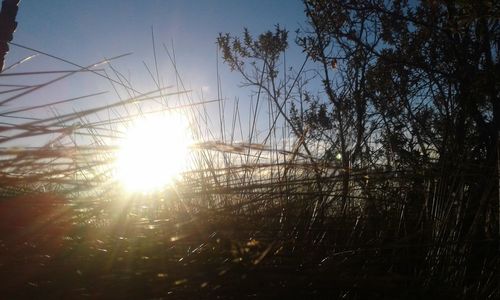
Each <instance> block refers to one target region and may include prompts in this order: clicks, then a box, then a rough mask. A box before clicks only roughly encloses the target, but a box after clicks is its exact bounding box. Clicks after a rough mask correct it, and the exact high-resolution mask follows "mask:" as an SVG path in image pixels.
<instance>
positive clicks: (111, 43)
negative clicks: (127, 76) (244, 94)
mask: <svg viewBox="0 0 500 300" xmlns="http://www.w3.org/2000/svg"><path fill="white" fill-rule="evenodd" d="M303 18H304V14H303V7H302V3H301V1H295V0H275V1H264V0H257V1H227V0H216V1H180V0H179V1H175V0H163V1H162V0H151V1H139V0H105V1H102V0H101V1H97V0H86V1H80V0H51V1H39V0H22V1H21V3H20V7H19V13H18V18H17V21H18V28H17V31H16V32H15V35H14V42H16V43H19V44H22V45H26V46H29V47H32V48H35V49H38V50H42V51H44V52H48V53H50V54H53V55H56V56H60V57H63V58H65V59H68V60H70V61H73V62H76V63H79V64H81V65H86V64H90V63H92V62H95V61H98V60H101V59H103V58H104V57H112V56H115V55H119V54H122V53H128V52H133V55H132V56H130V57H128V58H127V59H125V60H121V61H120V62H119V64H120V66H123V67H124V68H126V69H127V70H129V71H130V72H132V73H133V74H137V76H139V75H142V73H143V72H145V70H144V67H143V63H142V62H143V61H144V62H146V63H147V64H152V63H153V52H152V43H151V28H153V29H154V32H155V37H156V42H157V48H159V49H157V51H158V56H160V57H161V56H162V55H163V54H164V53H162V52H163V51H162V49H161V48H162V47H161V43H166V44H167V45H168V46H171V45H172V43H173V45H174V48H175V51H176V56H177V62H178V65H179V68H180V69H181V71H183V77H184V79H185V80H186V81H188V82H190V83H191V84H193V85H213V84H214V82H213V79H214V77H215V76H214V75H215V65H216V46H215V39H216V37H217V35H218V33H219V32H230V33H233V34H240V33H241V32H242V30H243V28H244V27H247V28H249V29H250V31H251V32H254V33H260V32H263V31H265V30H268V29H273V26H274V25H275V24H278V23H279V24H282V25H284V26H285V27H286V28H287V29H289V30H290V31H291V37H292V39H293V31H294V30H295V29H297V28H298V27H299V23H301V22H302V21H303ZM22 55H25V52H24V51H20V50H19V49H16V48H15V47H11V51H10V53H9V56H8V57H7V64H8V63H9V62H13V61H15V60H16V59H19V58H21V57H22ZM162 59H163V61H162V62H164V64H163V65H162V66H163V67H164V68H169V67H170V65H169V64H168V63H167V61H166V56H164V55H163V57H162ZM37 60H40V59H37ZM54 63H55V62H54ZM221 69H222V71H224V69H227V68H225V67H221ZM233 76H234V77H236V74H233V75H232V76H231V77H233ZM223 80H224V81H226V80H227V81H228V83H229V82H231V85H233V83H234V82H233V81H232V79H231V78H227V76H226V77H225V78H223ZM224 84H225V85H227V84H226V82H224Z"/></svg>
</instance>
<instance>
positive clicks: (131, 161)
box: [115, 114, 192, 193]
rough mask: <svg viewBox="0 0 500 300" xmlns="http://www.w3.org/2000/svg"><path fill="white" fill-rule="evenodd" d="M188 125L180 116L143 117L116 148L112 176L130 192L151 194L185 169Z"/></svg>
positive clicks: (188, 141)
mask: <svg viewBox="0 0 500 300" xmlns="http://www.w3.org/2000/svg"><path fill="white" fill-rule="evenodd" d="M190 136H191V134H190V131H189V123H188V121H187V119H186V118H185V117H183V116H182V115H180V114H168V115H163V116H155V117H144V118H141V119H138V120H136V121H135V122H133V124H132V125H131V126H130V127H129V128H128V130H127V133H126V136H125V139H124V140H123V141H122V142H121V143H120V145H119V151H118V156H117V160H116V166H115V172H116V177H117V179H118V180H119V181H120V182H121V184H122V185H123V187H124V188H125V190H127V191H129V192H142V193H148V192H153V191H155V190H157V189H160V188H162V187H165V186H167V185H168V184H170V183H172V180H173V179H174V178H175V177H176V176H177V175H179V173H180V172H181V171H183V170H184V169H186V167H187V161H188V154H189V145H190V144H191V142H192V141H191V138H190Z"/></svg>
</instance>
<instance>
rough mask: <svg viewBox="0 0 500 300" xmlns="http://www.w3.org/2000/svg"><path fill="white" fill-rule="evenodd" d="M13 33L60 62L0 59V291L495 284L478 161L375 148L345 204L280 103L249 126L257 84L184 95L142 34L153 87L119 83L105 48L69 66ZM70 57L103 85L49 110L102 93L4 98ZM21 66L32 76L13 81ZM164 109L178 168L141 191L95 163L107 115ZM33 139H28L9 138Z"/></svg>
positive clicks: (183, 292) (105, 157) (402, 290)
mask: <svg viewBox="0 0 500 300" xmlns="http://www.w3.org/2000/svg"><path fill="white" fill-rule="evenodd" d="M153 40H154V38H153ZM17 46H21V45H17ZM153 47H155V46H154V44H153ZM24 48H27V47H24ZM27 49H29V50H31V51H32V52H33V54H37V55H39V56H40V57H37V59H44V58H47V57H51V58H52V59H54V58H55V59H58V60H61V61H63V62H65V63H67V64H68V66H70V69H69V70H55V71H54V70H43V71H36V72H30V73H26V72H23V73H15V68H11V69H9V70H7V71H5V72H4V73H1V74H0V83H1V82H2V80H3V79H4V78H7V77H10V78H16V79H15V80H16V82H15V83H10V82H9V84H7V83H6V84H3V85H2V86H1V87H2V94H0V97H2V98H0V103H1V104H2V106H1V108H2V112H1V113H0V115H1V116H2V121H1V122H2V123H1V127H0V131H1V133H2V136H1V137H0V147H1V148H0V159H1V160H0V170H1V172H0V198H1V199H0V206H1V219H2V223H1V228H0V230H1V232H2V235H1V238H0V251H1V252H0V253H1V254H0V274H2V275H1V276H2V278H1V280H2V288H1V290H2V293H3V294H2V296H5V297H7V298H14V297H21V296H23V297H40V296H43V297H47V298H56V297H58V298H80V297H81V298H83V297H90V298H160V297H168V298H182V299H190V298H217V297H219V298H279V297H289V298H303V299H308V298H315V297H317V298H321V297H327V298H333V299H335V298H343V299H364V298H408V299H420V298H477V299H485V298H490V299H494V298H497V297H499V296H500V295H499V289H498V265H499V257H498V252H497V251H498V233H495V232H491V233H488V234H487V235H484V234H481V232H483V231H481V230H478V228H484V227H485V226H486V223H488V222H490V221H489V220H490V219H491V218H493V217H492V216H488V215H484V214H482V213H481V212H486V211H488V210H486V209H484V207H483V208H482V207H479V208H478V207H470V206H471V205H475V204H474V203H476V202H475V201H472V199H476V197H480V198H481V199H485V200H484V201H481V202H480V205H486V203H488V201H487V199H490V198H491V197H497V196H498V195H497V192H498V191H495V190H494V187H495V184H494V182H493V180H494V179H491V178H483V179H481V180H484V181H487V182H490V183H489V184H488V185H487V186H488V187H490V189H489V190H488V189H487V190H483V191H480V193H481V194H480V195H477V194H474V193H476V192H477V191H475V190H474V187H472V186H470V184H469V182H470V181H469V177H470V176H475V177H481V176H483V175H482V174H483V172H482V170H481V169H479V168H477V167H475V166H463V168H462V169H459V170H455V171H454V172H451V173H450V172H444V170H447V169H446V168H444V167H443V166H440V165H437V164H435V163H430V164H427V165H421V171H420V172H418V173H415V172H409V170H405V169H404V168H398V169H390V168H387V166H385V165H377V164H376V163H373V164H370V165H369V166H365V167H363V168H352V169H351V170H349V172H350V177H349V178H350V182H349V194H348V202H347V208H345V209H344V201H343V199H342V191H343V182H342V178H343V176H342V175H343V172H344V171H345V170H343V168H342V166H341V164H339V163H337V162H336V161H335V160H333V161H332V160H330V161H325V160H324V159H321V156H322V152H321V150H320V148H318V150H316V151H314V150H313V151H310V150H308V152H305V153H304V151H303V150H301V149H303V147H301V144H300V143H302V142H303V141H302V139H301V137H300V136H299V137H293V136H292V135H290V133H288V132H289V131H290V130H289V128H286V126H283V128H280V127H278V126H276V122H277V121H276V120H278V116H279V112H278V111H277V108H276V107H274V106H272V105H271V106H269V118H268V123H267V124H263V125H259V124H258V122H257V120H258V119H259V118H261V117H262V116H261V115H259V114H262V112H261V110H260V108H259V105H264V104H262V102H263V100H259V99H260V98H259V97H257V98H256V99H257V100H256V101H251V105H252V107H250V108H248V107H243V105H242V104H241V103H242V102H239V101H235V102H234V105H229V104H228V101H229V100H226V99H224V98H223V95H222V93H221V92H219V93H218V94H219V98H218V99H209V100H207V99H196V97H195V96H194V95H195V93H192V92H191V91H189V90H187V89H186V88H185V86H184V81H183V78H182V76H181V74H180V73H181V72H180V70H179V68H178V67H177V63H176V61H175V55H174V53H173V51H172V50H169V49H168V47H166V46H165V45H163V50H164V55H165V56H166V57H167V58H168V59H167V61H168V62H170V64H171V69H172V70H173V73H174V76H175V81H176V86H175V87H166V86H164V85H163V84H162V80H161V79H160V73H159V68H158V60H159V59H160V57H159V56H158V57H157V55H156V54H158V53H157V52H156V49H155V57H154V59H155V66H154V69H153V72H152V70H151V69H152V68H150V67H149V66H146V68H147V69H148V70H149V74H150V75H151V79H152V81H153V82H154V86H155V88H154V89H153V90H152V91H149V92H140V91H138V90H137V89H135V88H134V87H133V86H131V84H130V82H129V81H128V80H127V78H126V77H125V76H123V75H122V74H121V73H120V72H119V71H118V70H117V68H115V67H114V66H113V63H114V61H115V59H119V58H121V57H122V56H117V57H115V58H111V59H106V60H104V61H101V62H97V63H95V64H91V65H88V66H80V65H79V64H76V63H73V62H69V61H67V60H63V59H61V58H58V57H56V56H54V55H49V54H47V53H43V52H41V51H37V50H35V49H31V48H27ZM27 63H30V62H29V61H27V62H23V64H27ZM83 73H91V74H94V75H95V76H97V77H100V78H101V79H103V80H107V81H108V82H109V84H110V85H111V86H112V90H113V91H114V92H115V97H114V98H115V99H116V100H114V101H112V102H111V103H109V104H104V105H99V104H95V105H93V106H92V107H91V108H85V109H81V110H78V109H75V110H74V111H72V112H65V113H59V112H58V111H60V110H59V107H61V106H63V105H67V104H68V103H72V102H76V101H92V100H93V99H100V98H102V97H104V96H106V97H107V96H109V94H103V93H100V92H94V91H89V92H88V93H87V94H84V95H81V96H79V97H71V98H67V99H60V100H56V101H54V102H51V103H43V104H36V105H31V106H28V107H15V104H16V101H19V100H22V99H23V97H27V96H28V95H34V94H36V93H40V94H39V95H41V96H42V97H43V93H41V92H42V91H43V90H44V89H50V88H51V86H53V85H54V84H56V83H57V82H60V81H62V80H67V79H68V78H70V77H73V76H79V75H81V74H83ZM33 74H36V75H42V77H41V78H43V79H44V80H43V81H42V82H41V83H36V84H29V85H27V84H26V82H30V80H28V79H27V77H28V76H32V75H33ZM54 75H56V76H57V77H53V76H54ZM218 85H220V82H219V83H218ZM173 90H175V91H173ZM123 95H127V96H125V97H124V96H123ZM107 99H109V98H107ZM261 101H262V102H261ZM96 103H103V101H99V100H98V101H96ZM214 105H215V106H217V110H218V111H219V112H220V113H219V115H217V116H216V117H215V118H214V117H213V116H214V114H213V113H212V111H213V106H214ZM229 107H233V108H234V109H233V110H232V111H231V113H230V114H229V113H227V112H226V111H227V110H228V108H229ZM171 110H180V111H182V112H183V113H184V114H186V115H188V116H189V119H190V122H191V128H192V130H193V136H195V137H196V139H197V143H196V144H195V145H194V146H193V153H192V158H191V159H192V162H191V168H190V169H189V170H188V171H186V172H184V173H183V174H182V176H181V178H179V179H178V180H177V181H176V182H175V183H174V184H172V185H171V186H169V187H166V188H165V189H163V190H161V191H158V192H156V193H153V194H148V195H127V194H125V193H122V192H120V190H119V189H118V188H117V183H116V182H114V179H113V176H112V175H113V174H112V172H113V170H112V163H113V160H114V158H115V155H116V150H117V148H116V144H117V143H116V142H117V141H118V140H120V138H123V132H122V130H123V126H124V125H126V124H127V122H130V121H131V120H133V119H134V118H136V117H139V116H143V115H147V114H149V113H161V112H167V111H171ZM247 110H249V111H251V115H250V116H249V118H248V120H245V119H243V116H244V115H245V112H246V111H247ZM47 111H50V112H51V115H49V114H47ZM61 111H62V109H61ZM34 115H35V116H36V117H33V116H34ZM246 123H249V124H250V125H249V126H248V128H247V127H246V125H244V124H246ZM259 126H262V127H264V128H259ZM280 129H281V130H282V131H283V132H284V133H283V134H282V133H280V132H279V131H280ZM263 130H267V131H264V132H263ZM247 131H248V134H246V132H247ZM244 136H246V140H240V141H239V140H238V137H241V138H243V137H244ZM40 137H41V138H40ZM263 137H264V138H263ZM34 138H37V140H40V139H41V140H42V141H43V143H42V145H41V146H38V147H17V143H18V141H20V140H25V139H28V140H29V139H34ZM158 138H162V137H158ZM415 174H418V175H415ZM415 176H416V177H415ZM493 219H494V218H493ZM488 226H489V225H488Z"/></svg>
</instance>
